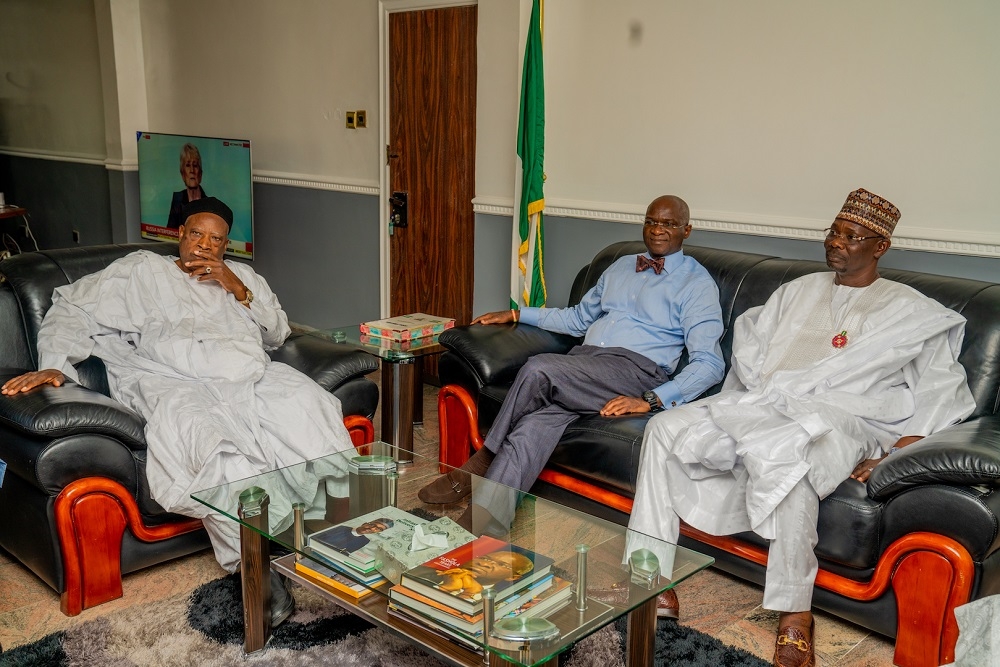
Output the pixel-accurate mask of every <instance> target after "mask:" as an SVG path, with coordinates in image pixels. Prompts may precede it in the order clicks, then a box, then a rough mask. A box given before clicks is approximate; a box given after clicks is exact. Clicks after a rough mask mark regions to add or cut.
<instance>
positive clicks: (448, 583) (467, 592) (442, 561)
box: [402, 535, 552, 614]
mask: <svg viewBox="0 0 1000 667" xmlns="http://www.w3.org/2000/svg"><path fill="white" fill-rule="evenodd" d="M551 567H552V559H551V558H549V557H548V556H543V555H542V554H537V553H535V552H534V551H531V550H529V549H525V548H523V547H519V546H517V545H515V544H511V543H510V542H504V541H502V540H498V539H495V538H493V537H489V536H487V535H484V536H483V537H480V538H478V539H476V540H474V541H472V542H469V543H468V544H464V545H462V546H460V547H458V548H456V549H452V550H451V551H449V552H447V553H444V554H441V555H440V556H438V557H436V558H432V559H431V560H429V561H427V562H426V563H424V564H423V565H420V566H418V567H415V568H413V569H412V570H408V571H406V572H404V573H403V577H402V584H403V585H404V586H406V587H407V588H409V589H411V590H414V591H417V592H418V593H421V594H423V595H425V596H427V597H429V598H431V599H433V600H436V601H437V602H440V603H441V604H443V605H445V606H447V607H451V608H453V609H455V610H457V611H460V612H463V613H466V614H477V613H479V612H480V611H481V610H482V608H483V596H482V592H483V586H484V585H487V584H493V590H494V591H495V592H496V594H497V597H501V596H509V595H511V594H513V593H516V592H517V591H520V590H523V589H525V588H527V587H528V586H530V585H531V584H533V583H534V582H536V581H538V580H540V579H544V578H545V577H546V576H547V575H548V574H549V570H550V569H551Z"/></svg>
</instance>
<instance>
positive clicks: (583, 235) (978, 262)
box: [476, 215, 1000, 312]
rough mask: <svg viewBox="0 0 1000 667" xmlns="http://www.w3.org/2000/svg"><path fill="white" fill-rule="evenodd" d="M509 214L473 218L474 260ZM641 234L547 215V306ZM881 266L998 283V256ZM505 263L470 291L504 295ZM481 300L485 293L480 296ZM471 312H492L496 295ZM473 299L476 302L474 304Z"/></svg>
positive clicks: (708, 242) (816, 250)
mask: <svg viewBox="0 0 1000 667" xmlns="http://www.w3.org/2000/svg"><path fill="white" fill-rule="evenodd" d="M510 224H511V221H510V218H507V217H504V216H494V215H477V216H476V235H477V238H476V262H477V264H478V263H479V262H481V261H490V262H496V256H497V255H500V256H502V257H503V258H506V257H507V255H509V253H510V250H509V247H510V244H509V242H508V243H507V244H506V245H504V246H500V245H490V244H489V243H488V242H487V241H486V239H483V240H482V241H481V240H480V236H479V235H480V229H484V230H488V229H493V228H495V227H501V228H507V227H509V225H510ZM641 238H642V230H641V229H640V227H639V225H636V224H628V223H618V222H602V221H598V220H581V219H576V218H559V217H553V216H550V217H547V218H546V219H545V281H546V286H547V288H548V296H549V298H548V306H549V307H550V308H558V307H562V306H565V305H566V301H567V299H568V297H569V290H570V287H571V286H572V284H573V279H574V278H575V277H576V273H577V271H579V270H580V267H582V266H583V265H584V264H585V263H587V262H589V261H590V260H591V259H592V258H593V257H594V255H596V254H597V252H598V251H600V250H601V249H602V248H604V247H605V246H607V245H609V244H611V243H614V242H616V241H632V240H639V239H641ZM687 245H696V246H703V247H707V248H721V249H724V250H742V251H745V252H756V253H761V254H765V255H775V256H777V257H786V258H789V259H810V260H815V261H820V262H821V261H823V246H822V244H821V243H819V242H818V241H802V240H796V239H777V238H769V237H763V236H751V235H746V234H728V233H722V232H710V231H705V230H700V229H697V228H695V229H694V230H693V231H692V232H691V237H690V238H689V239H688V241H687ZM881 265H882V266H884V267H888V268H894V269H907V270H911V271H925V272H928V273H934V274H938V275H943V276H957V277H961V278H972V279H975V280H985V281H988V282H1000V260H997V259H991V258H987V257H970V256H966V255H945V254H941V253H931V252H917V251H912V250H900V249H898V248H893V249H891V250H890V251H889V253H888V254H886V256H885V257H884V258H883V259H882V261H881ZM507 266H508V264H506V263H497V269H496V275H488V274H487V273H486V272H485V271H484V272H483V275H480V272H479V271H478V270H477V272H476V294H477V296H478V295H480V294H483V295H493V294H495V293H498V292H499V293H500V294H502V295H506V292H507V290H508V286H507V284H508V280H509V279H508V277H507V272H508V271H509V269H508V268H507ZM484 298H485V297H484ZM491 298H492V300H491V301H489V303H488V304H487V302H486V301H484V302H483V308H482V309H479V308H477V311H476V312H484V311H485V310H496V309H497V308H498V307H499V308H503V307H504V306H503V305H502V304H501V305H499V306H498V305H497V299H496V297H491ZM477 303H478V302H477Z"/></svg>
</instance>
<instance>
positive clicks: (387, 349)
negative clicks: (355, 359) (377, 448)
mask: <svg viewBox="0 0 1000 667" xmlns="http://www.w3.org/2000/svg"><path fill="white" fill-rule="evenodd" d="M308 334H309V335H310V336H315V337H317V338H322V339H324V340H330V341H333V342H334V343H341V344H344V345H349V346H351V347H355V348H358V349H361V350H364V351H365V352H367V353H369V354H371V355H373V356H376V357H378V358H379V359H380V360H381V361H382V377H381V379H382V396H383V397H386V398H384V399H383V401H382V433H384V434H385V435H384V436H383V437H384V438H387V439H388V440H389V441H390V442H391V443H392V444H393V445H395V446H396V447H399V459H400V461H401V462H404V463H407V462H409V461H411V460H412V459H411V456H410V452H412V451H413V424H414V423H421V422H423V417H422V416H421V415H418V412H419V411H422V410H423V395H422V393H421V392H422V391H423V381H422V378H421V373H420V368H421V365H420V363H418V362H420V360H421V359H422V358H423V357H429V356H433V355H435V354H441V353H442V352H444V348H443V347H442V346H441V345H440V344H439V343H438V336H439V335H440V334H436V335H434V336H428V337H426V338H417V339H414V340H407V341H395V340H388V339H386V338H377V337H375V336H369V335H368V334H364V333H361V326H360V325H357V324H354V325H351V326H344V327H335V328H333V329H315V330H313V331H309V332H308Z"/></svg>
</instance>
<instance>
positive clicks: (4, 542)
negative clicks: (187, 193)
mask: <svg viewBox="0 0 1000 667" xmlns="http://www.w3.org/2000/svg"><path fill="white" fill-rule="evenodd" d="M138 249H146V250H151V251H153V252H157V253H160V254H164V255H167V254H172V253H174V252H175V251H176V246H172V245H170V244H164V243H151V244H136V245H109V246H95V247H86V248H73V249H66V250H51V251H43V252H34V253H27V254H22V255H17V256H14V257H11V258H8V259H6V260H4V261H3V262H0V275H2V276H3V277H4V278H5V279H6V281H5V282H4V284H3V285H0V384H2V383H3V382H6V381H7V380H8V379H10V378H11V377H14V376H16V375H19V374H21V373H23V372H24V371H25V370H33V369H36V363H37V359H38V357H37V351H36V347H35V343H36V337H37V334H38V329H39V326H40V325H41V322H42V318H43V317H44V315H45V313H46V311H47V310H48V308H49V307H50V306H51V305H52V291H53V289H55V288H56V287H58V286H60V285H65V284H68V283H70V282H73V281H74V280H77V279H78V278H81V277H83V276H85V275H87V274H89V273H93V272H95V271H99V270H101V269H103V268H104V267H106V266H107V265H108V264H110V263H111V262H112V261H114V260H116V259H118V258H119V257H122V256H124V255H126V254H127V253H129V252H132V251H134V250H138ZM271 356H272V358H273V359H275V360H277V361H281V362H284V363H287V364H289V365H291V366H293V367H295V368H297V369H298V370H300V371H302V372H303V373H305V374H306V375H309V376H310V377H312V378H313V379H314V380H316V382H318V383H319V384H320V385H321V386H323V387H324V388H326V389H328V390H330V391H332V392H333V393H334V395H335V396H337V397H338V398H339V399H340V400H341V403H342V406H343V411H344V415H345V419H344V421H345V423H346V424H347V426H348V428H349V430H350V431H351V437H352V439H353V440H354V442H355V444H356V445H359V444H363V443H364V442H370V441H371V439H372V435H373V433H374V429H373V427H372V423H371V418H372V417H373V415H374V413H375V409H376V407H377V406H378V386H377V385H376V384H375V383H374V382H372V381H371V380H369V379H367V378H366V377H364V376H365V375H367V374H369V373H372V372H374V371H375V370H377V369H378V363H377V361H376V360H375V358H374V357H372V356H370V355H368V354H366V353H364V352H361V351H357V350H350V349H347V348H344V347H343V346H340V345H336V344H334V343H330V342H327V341H324V340H321V339H319V338H316V337H312V336H307V335H301V334H299V335H295V334H293V335H292V336H290V337H289V339H288V340H287V341H286V342H285V344H284V345H283V346H282V347H281V348H279V349H278V350H276V351H274V352H273V353H272V354H271ZM78 369H79V371H80V382H81V383H80V384H79V385H75V384H67V385H66V386H63V387H61V388H58V389H57V388H53V387H40V388H38V389H35V390H32V391H30V392H27V393H26V394H24V395H18V396H14V397H6V396H5V397H0V459H2V460H3V461H6V462H7V466H8V467H7V473H6V477H5V479H4V480H3V486H2V487H0V547H2V548H3V549H4V550H6V551H7V552H8V553H9V554H11V555H12V556H13V557H14V558H16V559H17V560H19V561H20V562H21V563H23V564H24V565H25V566H27V567H28V568H30V569H31V570H32V571H33V572H34V573H35V574H37V575H38V576H39V577H40V578H41V579H42V580H44V581H45V583H47V584H48V585H49V586H51V587H52V588H53V589H55V590H56V591H57V592H58V593H60V595H61V606H62V610H63V612H64V613H66V614H69V615H75V614H78V613H79V612H80V611H81V610H82V609H86V608H88V607H92V606H94V605H96V604H100V603H101V602H106V601H108V600H111V599H114V598H117V597H121V595H122V587H121V575H122V573H128V572H133V571H136V570H139V569H142V568H144V567H148V566H150V565H154V564H156V563H160V562H163V561H165V560H169V559H171V558H176V557H178V556H181V555H184V554H188V553H192V552H194V551H196V550H200V549H203V548H205V547H207V546H209V542H208V536H207V534H206V533H205V531H204V529H202V528H201V522H200V521H197V520H191V519H188V518H187V517H183V516H178V515H176V514H170V513H168V512H166V511H164V510H163V508H161V507H160V506H159V505H158V504H157V503H156V502H155V501H154V500H152V499H151V498H150V495H149V489H148V487H147V483H146V475H145V468H146V444H145V440H144V437H143V428H144V422H143V420H142V418H141V417H139V416H138V415H137V414H135V413H133V412H131V411H130V410H127V409H125V408H124V407H123V406H121V405H120V404H118V403H116V402H115V401H114V400H112V399H111V398H109V396H108V394H109V392H108V383H107V375H106V373H105V370H104V364H103V362H101V361H100V360H99V359H96V358H93V357H92V358H90V359H88V360H86V361H84V362H83V363H81V364H80V365H79V366H78Z"/></svg>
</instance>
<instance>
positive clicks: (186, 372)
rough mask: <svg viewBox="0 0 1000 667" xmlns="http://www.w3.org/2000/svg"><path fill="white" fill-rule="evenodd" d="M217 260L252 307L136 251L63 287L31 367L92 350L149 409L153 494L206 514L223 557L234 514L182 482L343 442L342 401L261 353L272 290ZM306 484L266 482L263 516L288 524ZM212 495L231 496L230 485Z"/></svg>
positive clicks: (234, 541)
mask: <svg viewBox="0 0 1000 667" xmlns="http://www.w3.org/2000/svg"><path fill="white" fill-rule="evenodd" d="M226 264H227V266H228V267H229V268H230V269H231V270H232V271H233V272H234V273H235V274H236V275H237V276H239V278H240V280H242V281H243V283H244V284H245V285H246V286H247V288H248V289H250V290H252V291H253V293H254V300H253V303H252V304H251V307H250V308H246V307H245V306H243V305H242V304H240V303H239V302H238V301H236V299H235V297H234V296H233V295H232V294H229V293H228V292H226V291H225V290H224V289H223V288H222V287H221V286H220V285H219V284H218V283H216V282H215V281H198V280H196V279H193V278H191V277H190V276H189V275H188V274H186V273H185V272H183V271H181V270H180V269H179V268H178V267H177V265H176V264H175V263H174V258H172V257H171V258H168V257H162V256H160V255H156V254H154V253H150V252H145V251H140V252H136V253H133V254H130V255H128V256H126V257H124V258H122V259H120V260H118V261H116V262H114V263H113V264H111V265H110V266H109V267H108V268H106V269H104V270H103V271H101V272H99V273H95V274H92V275H89V276H86V277H84V278H82V279H80V280H78V281H76V282H75V283H73V284H71V285H67V286H64V287H60V288H58V289H57V290H56V291H55V294H54V296H53V304H52V308H51V309H50V310H49V312H48V313H47V314H46V316H45V319H44V321H43V322H42V327H41V329H40V331H39V335H38V353H39V368H54V369H57V370H60V371H62V373H63V374H64V375H66V376H67V377H68V378H70V379H73V380H77V379H78V378H77V373H76V370H75V369H74V368H73V364H75V363H78V362H80V361H82V360H84V359H86V358H87V357H89V356H91V355H93V356H97V357H99V358H100V359H102V360H103V361H104V363H105V365H106V367H107V372H108V384H109V386H110V389H111V395H112V397H114V398H115V399H116V400H118V401H119V402H121V403H122V404H123V405H125V406H126V407H128V408H131V409H132V410H134V411H136V412H138V413H139V414H140V415H142V416H143V417H144V418H145V420H146V431H145V433H146V443H147V461H146V477H147V480H148V482H149V488H150V493H151V495H152V497H153V499H154V500H156V501H157V502H158V503H159V504H160V505H161V506H162V507H163V508H164V509H166V510H168V511H171V512H177V513H180V514H184V515H187V516H192V517H197V518H201V519H204V520H205V525H206V528H207V529H208V531H209V535H210V537H211V538H212V543H213V546H214V548H215V552H216V557H217V558H218V560H219V562H220V564H221V565H222V566H223V567H225V568H226V569H228V570H233V569H235V567H236V565H237V563H238V562H239V539H238V536H239V529H238V525H237V524H236V522H235V521H232V520H230V519H225V518H223V517H221V516H220V515H218V514H217V513H213V512H212V510H210V509H209V508H208V507H206V506H205V505H203V504H202V503H200V502H198V501H195V500H193V499H192V498H191V497H190V494H191V493H193V492H195V491H200V490H204V489H207V488H210V487H214V486H217V485H220V484H225V483H227V482H231V481H237V480H241V479H245V478H248V477H252V476H254V475H257V474H259V473H262V472H265V471H269V470H275V469H277V468H283V467H286V466H289V465H292V464H295V463H299V462H301V461H304V460H309V459H315V458H317V457H321V456H324V455H327V454H331V453H333V452H335V451H341V450H347V449H350V448H351V446H352V445H351V440H350V436H349V434H348V432H347V429H346V428H345V426H344V422H343V413H342V411H341V407H340V401H339V400H338V399H337V398H336V397H334V396H333V395H332V394H330V393H329V392H327V391H324V390H323V388H322V387H320V386H319V385H317V384H316V383H315V382H313V381H312V380H311V379H310V378H308V377H307V376H305V375H303V374H302V373H300V372H298V371H296V370H295V369H293V368H291V367H289V366H287V365H285V364H281V363H277V362H273V361H271V360H270V358H269V357H268V355H267V353H266V350H270V349H275V348H277V347H278V346H280V345H281V344H282V343H283V342H284V340H285V338H287V336H288V334H289V328H288V320H287V317H286V316H285V313H284V312H283V311H282V310H281V306H280V304H279V303H278V300H277V298H276V297H275V295H274V293H273V292H272V291H271V289H270V288H269V287H268V285H267V283H266V282H265V281H264V279H263V278H261V277H260V276H258V275H257V274H256V273H254V271H253V270H252V269H251V268H249V267H248V266H246V265H244V264H240V263H237V262H226ZM315 472H317V471H311V470H310V471H309V472H308V473H305V472H303V473H301V474H300V477H302V476H303V475H305V476H307V477H313V478H315ZM323 472H325V473H331V471H323ZM332 472H333V474H334V475H337V474H339V473H340V472H342V471H332ZM307 489H308V490H310V491H312V492H315V491H316V481H315V479H305V478H297V479H289V480H288V485H287V487H286V488H284V489H267V490H268V492H269V495H270V496H271V506H270V515H271V529H272V530H281V529H282V528H283V527H284V526H285V525H287V524H288V522H289V520H290V516H291V509H290V504H291V503H292V502H306V503H307V504H309V505H310V506H313V505H315V503H316V497H314V496H313V495H310V496H309V497H308V498H301V497H298V495H299V493H300V492H301V491H306V490H307ZM218 502H219V503H226V506H230V507H231V506H234V503H233V502H232V499H231V498H221V497H220V498H219V499H218Z"/></svg>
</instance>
